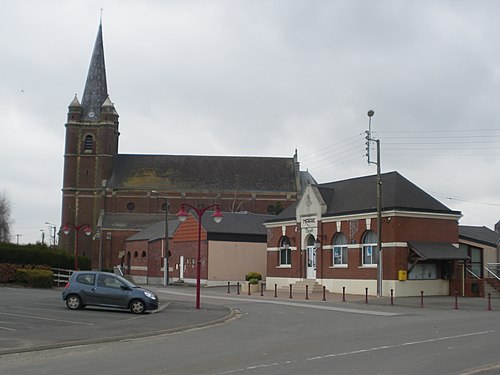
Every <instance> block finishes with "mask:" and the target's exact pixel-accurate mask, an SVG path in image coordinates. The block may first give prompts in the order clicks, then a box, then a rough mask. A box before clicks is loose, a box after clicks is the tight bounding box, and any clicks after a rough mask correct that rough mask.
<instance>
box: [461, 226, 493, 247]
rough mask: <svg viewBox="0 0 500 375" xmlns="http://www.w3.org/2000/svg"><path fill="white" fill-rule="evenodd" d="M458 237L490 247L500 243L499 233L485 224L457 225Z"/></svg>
mask: <svg viewBox="0 0 500 375" xmlns="http://www.w3.org/2000/svg"><path fill="white" fill-rule="evenodd" d="M458 237H459V238H462V239H465V240H469V241H473V242H478V243H481V244H483V245H487V246H492V247H496V246H498V244H499V243H500V233H497V232H495V231H494V230H491V229H489V228H487V227H485V226H482V227H475V226H468V225H459V226H458Z"/></svg>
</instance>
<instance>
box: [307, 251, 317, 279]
mask: <svg viewBox="0 0 500 375" xmlns="http://www.w3.org/2000/svg"><path fill="white" fill-rule="evenodd" d="M306 267H307V273H306V277H307V278H308V279H316V248H315V247H314V246H308V247H307V257H306Z"/></svg>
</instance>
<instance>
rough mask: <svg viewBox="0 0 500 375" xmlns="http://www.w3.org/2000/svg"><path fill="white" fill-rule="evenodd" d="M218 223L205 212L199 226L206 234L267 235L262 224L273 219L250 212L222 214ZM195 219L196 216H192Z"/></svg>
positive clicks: (271, 216) (269, 216) (210, 214)
mask: <svg viewBox="0 0 500 375" xmlns="http://www.w3.org/2000/svg"><path fill="white" fill-rule="evenodd" d="M223 214H224V217H223V219H222V221H221V222H220V223H216V222H215V221H214V220H213V219H212V212H208V211H207V212H206V213H205V214H204V215H203V216H202V217H201V225H202V226H203V228H205V230H206V231H207V232H208V233H220V234H246V235H267V229H266V228H265V227H264V225H263V223H264V222H265V221H266V220H269V219H271V218H274V217H275V216H273V215H261V214H254V213H252V212H247V211H242V212H223ZM194 216H195V217H196V214H195V215H194Z"/></svg>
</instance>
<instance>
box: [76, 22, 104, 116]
mask: <svg viewBox="0 0 500 375" xmlns="http://www.w3.org/2000/svg"><path fill="white" fill-rule="evenodd" d="M107 97H108V87H107V83H106V66H105V64H104V44H103V41H102V24H101V23H100V24H99V29H98V31H97V37H96V40H95V44H94V51H93V52H92V58H91V59H90V66H89V72H88V74H87V81H86V83H85V89H84V90H83V96H82V108H83V117H82V119H83V120H85V121H92V122H97V121H99V114H100V112H101V105H102V103H104V101H105V100H106V98H107Z"/></svg>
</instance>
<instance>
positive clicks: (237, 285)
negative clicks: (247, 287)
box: [236, 282, 240, 294]
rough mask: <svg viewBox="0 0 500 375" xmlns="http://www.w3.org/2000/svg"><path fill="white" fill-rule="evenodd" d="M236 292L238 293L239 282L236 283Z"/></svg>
mask: <svg viewBox="0 0 500 375" xmlns="http://www.w3.org/2000/svg"><path fill="white" fill-rule="evenodd" d="M236 294H240V283H239V282H238V283H237V284H236Z"/></svg>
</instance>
